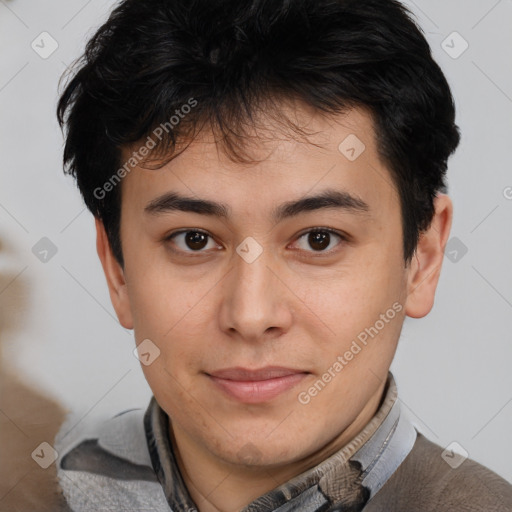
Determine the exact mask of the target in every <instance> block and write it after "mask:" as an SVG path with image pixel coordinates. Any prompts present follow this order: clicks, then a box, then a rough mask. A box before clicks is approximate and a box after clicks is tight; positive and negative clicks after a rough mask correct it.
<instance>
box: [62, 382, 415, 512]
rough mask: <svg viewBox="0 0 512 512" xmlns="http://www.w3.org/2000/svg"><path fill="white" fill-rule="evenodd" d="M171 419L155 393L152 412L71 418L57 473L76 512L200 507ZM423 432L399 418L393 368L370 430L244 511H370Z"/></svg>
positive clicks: (183, 511) (181, 511)
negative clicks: (80, 421) (84, 420)
mask: <svg viewBox="0 0 512 512" xmlns="http://www.w3.org/2000/svg"><path fill="white" fill-rule="evenodd" d="M169 426H170V420H169V417H168V416H167V414H166V413H165V412H164V411H163V410H162V408H161V407H160V406H159V405H158V403H157V402H156V400H155V398H154V397H152V398H151V400H150V403H149V405H148V407H147V409H146V410H145V411H144V410H143V409H131V410H128V411H123V412H121V413H119V414H117V415H115V416H113V417H112V418H108V419H105V420H104V421H102V422H95V423H93V424H89V425H85V426H84V425H76V424H74V423H73V419H72V418H69V419H68V421H66V422H65V423H64V425H63V426H62V428H61V429H60V431H59V433H58V435H57V437H56V439H55V443H54V445H55V448H56V450H57V451H58V453H59V458H58V459H57V474H58V478H59V484H60V486H61V488H62V490H63V493H64V496H65V498H66V501H67V503H68V505H69V508H70V510H72V511H75V512H95V511H98V512H99V511H107V510H110V511H114V510H116V511H124V512H136V511H137V512H142V511H145V512H150V511H151V512H164V511H165V512H169V511H172V512H197V510H198V509H197V506H196V504H195V503H194V502H193V500H192V498H191V497H190V495H189V493H188V490H187V488H186V486H185V483H184V481H183V478H182V476H181V474H180V470H179V467H178V464H177V462H176V458H175V456H174V453H173V449H172V443H171V441H170V438H169V434H168V432H169ZM415 440H416V430H415V429H414V427H413V426H412V425H411V424H410V423H409V422H408V421H407V420H406V419H405V418H404V417H403V416H402V415H400V407H399V401H398V400H397V389H396V384H395V381H394V378H393V376H392V374H391V373H389V375H388V381H387V385H386V390H385V397H384V399H383V401H382V404H381V406H380V408H379V410H378V411H377V413H376V414H375V416H374V417H373V418H372V420H371V421H370V422H369V423H368V424H367V425H366V427H365V428H364V429H363V430H362V431H361V432H360V433H359V434H358V435H357V436H356V437H355V438H354V439H352V441H350V442H349V443H348V444H346V445H345V446H344V447H343V448H342V449H340V450H339V451H338V452H336V453H335V454H333V455H332V456H330V457H329V458H327V459H325V460H324V461H323V462H322V463H320V464H319V465H317V466H315V467H313V468H311V469H309V470H308V471H306V472H304V473H302V474H300V475H298V476H297V477H295V478H293V479H291V480H290V481H288V482H286V483H285V484H283V485H281V486H279V487H277V488H275V489H273V490H271V491H269V492H268V493H266V494H264V495H263V496H260V497H259V498H257V499H256V500H255V501H253V502H251V503H250V504H249V505H247V506H246V507H245V508H244V509H243V511H242V512H267V511H268V512H270V511H275V512H288V511H293V510H300V511H304V512H323V511H332V512H334V511H339V512H341V511H345V512H349V511H350V512H356V511H359V510H363V508H364V507H365V505H366V504H367V503H368V502H369V501H370V500H371V499H372V498H373V496H374V495H375V494H376V493H377V492H378V491H379V489H380V488H381V487H382V485H383V484H384V483H385V482H386V481H387V480H388V479H389V478H390V476H391V475H392V474H393V473H394V471H395V470H396V469H397V468H398V466H399V465H400V463H401V462H402V461H403V460H404V459H405V457H406V456H407V454H408V453H409V452H410V450H411V449H412V447H413V445H414V442H415Z"/></svg>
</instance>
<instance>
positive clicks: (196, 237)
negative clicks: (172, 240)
mask: <svg viewBox="0 0 512 512" xmlns="http://www.w3.org/2000/svg"><path fill="white" fill-rule="evenodd" d="M185 239H186V243H187V245H188V246H189V248H190V249H194V250H198V249H202V248H203V247H205V246H206V242H207V235H205V234H204V233H199V232H198V231H189V232H188V233H187V235H186V237H185Z"/></svg>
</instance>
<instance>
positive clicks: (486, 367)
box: [0, 0, 512, 482]
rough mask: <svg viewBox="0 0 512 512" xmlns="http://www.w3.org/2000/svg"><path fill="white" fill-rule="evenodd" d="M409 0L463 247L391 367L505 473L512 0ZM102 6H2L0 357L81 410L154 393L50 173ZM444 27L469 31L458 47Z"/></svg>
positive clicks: (412, 413) (509, 472)
mask: <svg viewBox="0 0 512 512" xmlns="http://www.w3.org/2000/svg"><path fill="white" fill-rule="evenodd" d="M407 4H408V5H409V6H410V7H411V9H412V11H413V12H414V13H415V15H416V16H417V20H418V22H419V24H420V25H421V26H422V28H423V30H424V31H425V33H426V36H427V38H428V40H429V42H430V44H431V47H432V50H433V52H434V55H435V58H436V60H437V61H438V62H439V64H440V65H441V67H442V69H443V70H444V72H445V73H446V76H447V78H448V81H449V83H450V85H451V87H452V90H453V93H454V96H455V100H456V106H457V116H458V117H457V123H458V125H459V126H460V128H461V133H462V141H461V145H460V147H459V149H458V150H457V153H456V155H455V156H454V157H453V158H452V159H451V160H450V166H449V171H448V177H449V180H448V181H449V187H450V191H449V193H450V196H451V197H452V200H453V202H454V208H455V216H454V222H453V227H452V235H451V236H452V237H453V238H455V240H452V241H451V242H450V243H451V244H452V245H450V248H451V250H452V251H453V250H457V251H458V254H459V259H458V261H456V262H454V261H452V260H453V254H452V255H451V256H450V258H448V257H445V262H444V267H443V271H442V274H441V279H440V283H439V287H438V292H437V298H436V302H435V306H434V308H433V310H432V312H431V313H430V314H429V315H428V316H427V317H426V318H424V319H419V320H417V319H410V318H408V319H406V322H405V324H404V327H403V331H402V337H401V341H400V344H399V349H398V352H397V355H396V358H395V361H394V363H393V366H392V370H393V372H394V375H395V378H396V381H397V384H398V388H399V392H400V398H401V401H402V403H403V406H404V407H403V408H404V410H405V411H406V413H407V414H408V415H409V417H410V418H411V419H412V420H413V422H414V423H415V425H416V426H417V428H418V429H419V430H420V431H422V432H424V433H425V435H426V436H427V437H429V438H430V439H431V440H432V441H434V442H436V443H438V444H440V445H442V446H446V445H448V444H449V443H451V442H452V441H457V442H458V443H459V444H460V445H462V446H463V447H464V448H465V449H466V450H467V451H468V452H469V455H470V457H471V458H473V459H475V460H477V461H479V462H481V463H483V464H484V465H486V466H487V467H489V468H491V469H493V470H494V471H496V472H497V473H499V474H501V475H502V476H503V477H505V478H506V479H507V480H508V481H510V482H512V464H511V462H510V461H511V459H512V446H511V443H510V441H509V435H510V431H511V426H512V372H511V370H510V367H511V362H512V335H511V332H512V272H511V270H510V264H511V261H512V259H511V256H512V241H511V238H512V237H511V234H512V227H511V225H512V223H511V221H512V172H511V170H512V167H511V146H512V140H511V135H512V70H511V60H510V55H511V54H512V30H511V28H512V1H510V0H501V1H496V0H421V1H420V0H417V1H416V2H414V3H413V2H407ZM112 6H113V2H110V1H99V0H91V1H89V2H87V1H83V2H82V1H80V2H77V1H70V0H66V1H64V0H52V1H47V2H28V1H23V0H12V1H8V0H5V1H3V2H1V3H0V46H1V48H2V51H1V56H0V112H1V116H0V130H1V131H0V147H1V150H2V151H1V156H2V158H1V160H0V173H1V178H0V179H1V181H0V307H1V309H0V350H1V352H0V355H1V358H0V362H1V364H2V369H3V371H4V372H8V373H11V374H15V375H18V376H20V377H21V378H22V379H23V381H24V382H25V383H26V385H27V386H29V387H31V388H34V389H36V390H37V391H38V392H40V393H43V394H45V395H47V396H48V397H51V398H52V399H53V400H55V401H56V402H57V403H59V404H61V405H62V407H64V408H66V409H68V410H74V411H83V413H84V415H85V414H87V415H88V416H93V415H96V414H98V415H101V414H103V413H108V412H109V411H114V412H117V411H121V410H123V409H125V408H131V407H145V406H146V405H147V402H148V400H149V397H150V396H151V392H150V389H149V387H148V385H147V383H146V381H145V379H144V377H143V374H142V371H141V369H140V363H139V362H138V360H137V359H136V358H135V357H134V355H133V353H132V351H133V348H134V346H135V344H134V340H133V335H132V332H131V331H126V330H125V329H123V328H122V327H121V326H120V325H119V323H118V321H117V319H116V317H115V313H114V311H113V308H112V306H111V303H110V299H109V296H108V291H107V286H106V283H105V280H104V276H103V272H102V269H101V266H100V263H99V260H98V258H97V255H96V249H95V231H94V223H93V218H92V216H91V214H90V213H89V212H88V211H87V210H85V209H84V205H83V203H82V201H81V198H80V196H79V193H78V191H77V190H76V188H75V185H74V183H73V181H72V179H71V178H69V177H65V176H64V175H63V173H62V163H61V162H62V146H63V138H62V135H61V133H60V130H59V128H58V125H57V122H56V118H55V106H56V100H57V86H58V80H59V77H60V76H61V74H62V73H63V72H64V70H65V68H66V67H67V66H68V65H69V64H70V63H71V62H72V61H73V60H74V59H75V58H77V57H78V56H79V55H80V54H81V52H82V50H83V47H84V44H85V41H86V39H87V38H88V37H90V36H91V35H92V33H93V32H94V30H95V29H96V28H97V27H98V26H99V25H100V24H101V23H102V22H103V21H104V20H105V19H106V16H107V13H108V12H109V10H110V9H111V7H112ZM454 31H456V32H458V33H459V34H460V35H461V36H462V37H463V38H464V40H466V41H467V43H468V44H469V47H468V48H467V50H466V51H465V52H464V53H463V54H462V55H460V56H459V57H458V58H453V55H454V52H455V53H458V52H459V51H460V50H461V49H462V46H461V45H462V44H463V41H462V40H461V39H460V38H458V36H453V35H452V36H450V35H451V34H452V33H453V32H454ZM42 32H48V33H49V34H50V35H51V36H52V37H53V38H54V39H55V40H56V41H57V43H58V48H57V50H56V51H55V52H54V53H53V54H52V55H51V56H49V57H48V58H46V59H43V58H41V57H40V56H39V55H38V54H37V53H36V52H35V51H34V50H33V49H32V47H31V43H32V41H34V40H36V42H37V41H38V40H40V38H39V39H38V37H39V35H40V34H41V33H42ZM448 36H450V37H448ZM447 37H448V39H447ZM445 40H446V41H447V42H446V43H444V45H445V46H447V45H448V46H449V47H450V46H451V47H453V48H451V49H448V50H449V51H450V52H451V53H452V56H450V55H449V54H448V53H447V52H446V51H445V50H444V49H443V47H442V42H443V41H445ZM452 41H453V42H452ZM47 42H48V44H50V43H49V40H47ZM46 48H49V46H46ZM43 237H47V238H48V239H49V240H51V242H52V243H53V244H54V246H55V248H56V249H57V252H56V254H55V255H54V256H53V257H51V258H49V261H47V262H42V261H40V260H39V259H38V258H37V257H36V255H35V254H34V253H33V247H34V246H35V245H36V244H37V243H38V242H39V241H40V240H41V239H42V238H43ZM463 247H466V248H467V253H466V254H464V255H463V256H462V257H461V255H462V252H461V248H463ZM36 252H37V251H36ZM50 254H51V253H50ZM19 407H23V404H20V405H19ZM2 412H4V413H5V414H6V415H8V414H9V413H8V411H2ZM35 421H37V418H35Z"/></svg>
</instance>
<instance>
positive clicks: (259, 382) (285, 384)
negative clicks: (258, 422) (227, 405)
mask: <svg viewBox="0 0 512 512" xmlns="http://www.w3.org/2000/svg"><path fill="white" fill-rule="evenodd" d="M206 375H207V376H208V378H209V379H210V380H211V382H212V383H213V384H214V385H215V386H216V387H217V388H218V389H220V390H221V391H222V392H223V393H224V394H225V395H227V396H229V397H230V398H234V399H235V400H237V401H239V402H243V403H248V404H256V403H264V402H269V401H270V400H272V399H274V398H276V397H277V396H279V395H281V394H282V393H285V392H286V391H289V390H291V389H292V388H293V387H295V386H296V385H297V384H299V382H301V381H302V380H303V379H304V378H305V377H306V375H309V372H306V371H304V370H296V369H292V368H284V367H281V366H267V367H265V368H260V369H257V370H251V369H248V368H240V367H236V368H225V369H223V370H218V371H214V372H211V373H206Z"/></svg>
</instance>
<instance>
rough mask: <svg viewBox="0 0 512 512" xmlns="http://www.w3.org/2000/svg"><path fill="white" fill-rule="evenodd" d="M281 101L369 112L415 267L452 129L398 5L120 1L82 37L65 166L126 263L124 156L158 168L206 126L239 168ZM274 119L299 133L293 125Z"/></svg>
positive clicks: (60, 112) (451, 115)
mask: <svg viewBox="0 0 512 512" xmlns="http://www.w3.org/2000/svg"><path fill="white" fill-rule="evenodd" d="M280 98H281V99H286V98H293V99H295V100H300V101H301V102H303V103H305V104H307V105H309V106H311V107H313V108H315V109H317V110H319V111H322V112H325V113H332V114H337V113H343V112H347V111H348V110H349V109H351V108H354V107H355V108H357V107H361V108H365V109H366V110H367V111H369V112H370V113H371V116H372V120H373V123H374V127H375V133H376V139H377V147H378V151H379V155H380V157H381V158H382V159H383V161H384V162H385V163H386V165H387V167H388V168H389V171H390V173H391V175H392V178H393V182H394V185H395V186H396V189H397V191H398V193H399V196H400V202H401V216H402V231H403V254H404V260H405V262H406V264H407V263H408V262H410V261H411V259H412V257H413V255H414V252H415V250H416V247H417V243H418V240H419V236H420V234H421V232H423V231H425V230H426V229H428V227H429V226H430V224H431V221H432V218H433V215H434V204H433V199H434V197H435V196H436V195H437V193H438V192H443V193H446V191H447V188H446V183H445V175H446V169H447V160H448V157H449V156H450V155H451V153H452V152H453V151H454V150H455V149H456V147H457V145H458V143H459V139H460V135H459V129H458V127H457V126H456V124H455V107H454V101H453V97H452V94H451V91H450V88H449V85H448V83H447V81H446V78H445V76H444V74H443V72H442V71H441V69H440V67H439V66H438V64H437V63H436V62H435V61H434V60H433V58H432V54H431V50H430V47H429V45H428V43H427V41H426V39H425V37H424V35H423V33H422V31H421V29H420V28H419V27H418V25H417V24H416V23H415V22H414V20H413V18H412V15H411V13H410V11H409V10H408V9H407V8H406V7H404V6H403V5H402V4H401V3H399V2H398V1H395V0H144V1H141V0H123V1H121V2H120V3H119V4H118V5H117V6H116V8H115V9H114V10H113V11H112V13H111V14H110V17H109V18H108V20H107V21H106V22H105V23H104V24H103V25H102V26H101V27H100V28H99V29H98V30H97V32H96V33H95V34H94V35H93V36H92V37H91V39H90V40H89V41H88V43H87V46H86V49H85V52H84V54H83V55H82V56H81V57H80V58H79V59H78V60H77V61H76V62H75V72H74V73H73V76H71V77H70V80H69V81H68V83H67V85H66V87H65V89H64V91H63V92H62V95H61V96H60V98H59V102H58V106H57V117H58V120H59V124H60V126H61V128H64V127H65V128H66V140H65V148H64V167H65V172H67V173H69V174H71V175H73V176H74V177H75V178H76V180H77V184H78V186H79V189H80V191H81V194H82V196H83V198H84V201H85V204H86V205H87V207H88V208H89V210H90V211H91V212H92V213H93V214H94V215H95V216H96V217H97V218H99V219H101V221H102V222H103V224H104V226H105V229H106V232H107V235H108V239H109V243H110V245H111V247H112V250H113V253H114V256H115V257H116V259H117V260H118V261H119V263H120V264H121V265H123V254H122V250H121V240H120V209H121V192H120V189H121V187H116V186H115V185H116V182H117V181H119V180H120V179H121V178H122V177H123V176H124V175H125V174H126V172H129V170H130V169H129V167H127V165H126V163H125V162H122V161H121V151H122V150H123V148H126V147H131V146H132V145H133V144H134V143H136V142H138V141H146V144H147V145H148V147H150V148H151V147H152V146H155V143H156V146H157V147H156V148H154V151H153V152H152V154H153V155H155V154H157V155H160V157H162V156H166V158H165V159H164V163H166V162H168V161H170V160H171V159H172V158H173V157H174V156H176V154H179V151H177V150H178V148H179V147H180V144H181V143H182V142H184V141H187V140H188V141H189V143H190V141H192V140H193V138H194V136H195V134H196V133H197V132H198V130H199V129H201V127H204V126H205V125H206V123H209V125H210V127H211V129H212V130H213V131H214V133H215V134H217V135H218V136H219V137H218V140H219V141H220V142H221V145H222V148H223V150H224V151H225V152H226V153H227V154H228V155H229V156H230V158H231V159H233V160H234V161H240V162H244V161H247V159H246V158H245V157H244V147H245V145H244V136H243V134H244V125H245V126H251V125H253V124H254V123H255V119H254V114H255V112H256V111H262V110H263V111H265V112H267V113H268V115H270V116H273V117H274V118H275V119H276V120H280V119H283V117H282V114H281V113H279V109H278V106H279V99H280ZM283 124H284V125H286V126H289V127H292V128H295V129H296V130H295V131H296V133H297V134H299V135H300V131H301V130H300V128H299V127H298V126H297V127H294V125H293V123H292V122H291V121H290V120H288V119H287V120H286V122H285V123H283ZM159 127H160V128H159ZM155 134H158V137H156V136H155ZM302 135H303V134H302ZM151 144H152V145H151ZM185 149H186V146H185ZM155 152H156V153H155ZM144 153H145V152H144ZM138 156H140V155H139V154H138ZM148 159H149V157H148ZM143 160H144V159H143ZM137 163H139V161H138V160H137V161H135V160H134V161H133V162H130V164H129V165H130V166H133V165H136V164H137ZM123 164H124V166H123ZM161 165H163V164H161ZM121 166H123V167H121ZM123 169H124V172H123Z"/></svg>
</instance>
